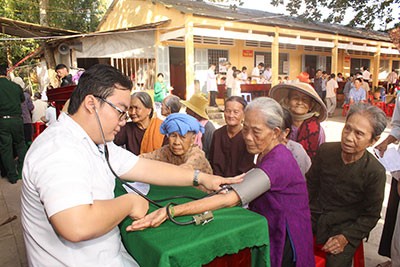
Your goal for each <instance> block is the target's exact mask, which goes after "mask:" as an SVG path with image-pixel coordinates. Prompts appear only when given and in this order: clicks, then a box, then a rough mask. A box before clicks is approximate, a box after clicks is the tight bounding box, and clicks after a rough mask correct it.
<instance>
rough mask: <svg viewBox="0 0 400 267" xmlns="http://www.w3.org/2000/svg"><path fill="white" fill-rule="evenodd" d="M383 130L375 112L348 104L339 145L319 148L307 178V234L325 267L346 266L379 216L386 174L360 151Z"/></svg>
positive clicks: (383, 119) (379, 115)
mask: <svg viewBox="0 0 400 267" xmlns="http://www.w3.org/2000/svg"><path fill="white" fill-rule="evenodd" d="M385 127H386V115H385V114H384V113H383V111H381V110H380V109H379V108H377V107H374V106H371V105H366V104H357V105H353V106H352V107H351V109H350V111H349V113H348V115H347V118H346V123H345V126H344V128H343V131H342V139H341V142H337V143H325V144H322V145H321V147H320V148H319V150H318V151H317V154H316V156H315V158H314V159H313V162H312V166H311V169H310V171H309V172H308V173H307V175H306V177H307V187H308V193H309V198H310V209H311V214H312V223H313V233H314V234H315V235H316V242H317V244H320V245H322V250H323V251H325V252H326V253H327V264H326V266H327V267H336V266H337V267H350V266H351V262H352V257H353V254H354V252H355V251H356V249H357V247H358V246H359V244H360V242H362V239H363V238H365V237H366V236H368V234H369V232H370V231H371V230H372V228H374V226H375V225H376V223H377V222H378V219H379V217H380V211H381V208H382V201H383V197H384V189H385V181H386V174H385V169H384V168H383V166H382V165H381V164H380V163H379V162H378V160H377V159H376V158H375V157H374V156H373V155H372V154H370V153H369V152H368V151H367V150H366V148H367V147H369V146H372V145H373V144H374V143H375V142H376V141H377V140H378V139H379V137H380V134H381V133H382V132H383V130H384V129H385Z"/></svg>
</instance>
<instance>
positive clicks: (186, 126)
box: [160, 113, 204, 136]
mask: <svg viewBox="0 0 400 267" xmlns="http://www.w3.org/2000/svg"><path fill="white" fill-rule="evenodd" d="M160 132H161V133H162V134H165V135H168V134H171V133H175V132H177V133H179V134H180V135H181V136H184V135H185V134H187V132H194V133H196V134H197V133H198V132H201V133H204V127H203V126H201V124H200V123H199V121H198V120H196V119H195V118H194V117H192V116H190V115H187V114H184V113H172V114H171V115H169V116H168V117H167V118H166V119H165V120H164V121H163V123H162V124H161V126H160Z"/></svg>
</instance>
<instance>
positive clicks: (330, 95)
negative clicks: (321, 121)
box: [325, 73, 339, 117]
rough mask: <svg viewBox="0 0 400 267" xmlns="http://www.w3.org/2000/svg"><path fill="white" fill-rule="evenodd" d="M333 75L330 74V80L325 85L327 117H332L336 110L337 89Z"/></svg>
mask: <svg viewBox="0 0 400 267" xmlns="http://www.w3.org/2000/svg"><path fill="white" fill-rule="evenodd" d="M335 76H336V75H335V73H332V74H331V76H330V80H329V81H328V82H327V83H326V99H325V101H326V107H327V109H328V117H333V115H334V114H335V109H336V90H337V89H338V88H339V85H338V83H337V81H336V80H335Z"/></svg>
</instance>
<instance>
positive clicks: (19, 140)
mask: <svg viewBox="0 0 400 267" xmlns="http://www.w3.org/2000/svg"><path fill="white" fill-rule="evenodd" d="M23 125H24V124H23V122H22V118H21V119H19V118H12V119H0V155H1V158H0V160H1V163H2V165H3V168H4V171H5V174H6V176H7V177H8V180H9V181H10V182H11V183H15V182H16V181H17V180H18V178H19V177H18V175H21V172H22V165H23V162H24V158H25V154H26V146H25V139H24V126H23ZM14 150H15V153H16V155H17V156H18V166H17V167H16V163H15V160H14ZM20 177H21V176H20Z"/></svg>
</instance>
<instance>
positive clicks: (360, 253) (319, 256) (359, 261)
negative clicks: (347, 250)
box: [314, 237, 365, 267]
mask: <svg viewBox="0 0 400 267" xmlns="http://www.w3.org/2000/svg"><path fill="white" fill-rule="evenodd" d="M315 241H316V239H315V237H314V258H315V266H316V267H325V265H326V253H325V252H323V251H322V250H321V248H322V247H323V245H317V243H316V242H315ZM353 267H365V260H364V244H363V242H362V241H361V243H360V245H359V246H358V248H357V249H356V252H355V253H354V256H353Z"/></svg>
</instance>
